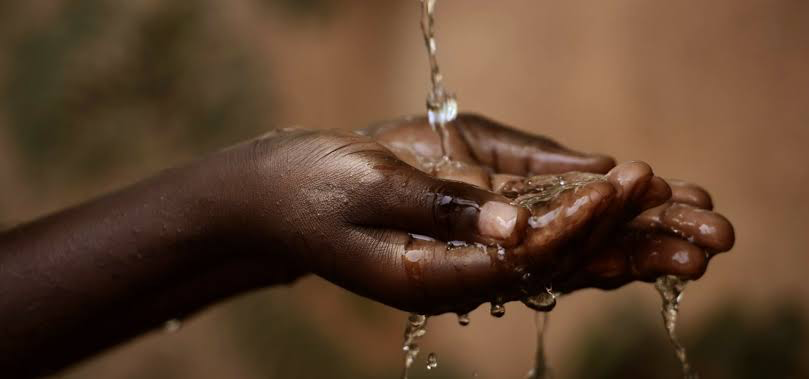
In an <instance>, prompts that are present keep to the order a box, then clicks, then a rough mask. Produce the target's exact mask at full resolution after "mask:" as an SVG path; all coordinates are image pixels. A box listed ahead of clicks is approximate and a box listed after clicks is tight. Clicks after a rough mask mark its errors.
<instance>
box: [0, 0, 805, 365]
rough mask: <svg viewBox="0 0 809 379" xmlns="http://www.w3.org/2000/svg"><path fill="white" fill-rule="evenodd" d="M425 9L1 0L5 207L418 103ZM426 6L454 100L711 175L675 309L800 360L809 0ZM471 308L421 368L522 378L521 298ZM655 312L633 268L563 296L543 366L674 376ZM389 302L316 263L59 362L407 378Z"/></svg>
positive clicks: (431, 344)
mask: <svg viewBox="0 0 809 379" xmlns="http://www.w3.org/2000/svg"><path fill="white" fill-rule="evenodd" d="M418 17H419V9H418V3H417V1H416V0H396V1H393V0H389V1H370V0H366V1H358V0H344V1H336V0H335V1H331V0H307V1H304V0H298V1H296V0H283V1H282V0H234V1H213V0H187V1H156V0H128V1H113V0H73V1H66V0H33V1H13V0H0V224H5V225H13V224H14V223H17V222H22V221H25V220H29V219H32V218H35V217H37V216H39V215H42V214H46V213H48V212H52V211H54V210H56V209H59V208H61V207H64V206H67V205H70V204H75V203H78V202H81V201H83V200H86V199H88V198H91V197H93V196H95V195H98V194H100V193H103V192H105V191H109V190H112V189H115V188H118V187H121V186H124V185H126V184H128V183H132V182H134V181H136V180H138V179H139V178H142V177H144V176H148V175H150V174H152V173H154V172H156V171H158V170H160V169H162V168H165V167H169V166H172V165H177V164H182V163H183V162H187V161H188V160H190V159H192V158H193V157H195V156H198V155H200V154H204V153H206V152H209V151H212V150H214V149H217V148H220V147H223V146H227V145H228V144H231V143H234V142H237V141H239V140H243V139H246V138H249V137H252V136H255V135H257V134H259V133H261V132H263V131H266V130H268V129H271V128H273V127H281V126H290V125H303V126H306V127H311V128H340V129H352V128H358V127H363V126H366V125H368V124H370V123H372V122H373V121H376V120H380V119H388V118H391V117H394V116H398V115H404V114H414V113H420V112H422V111H423V104H424V98H425V94H426V90H427V80H428V76H427V73H428V70H427V62H426V58H425V54H424V49H423V46H422V44H421V43H422V41H421V36H420V34H419V29H418ZM437 17H438V24H437V25H438V26H437V28H438V31H437V33H438V43H439V60H440V62H441V64H442V68H443V70H444V73H445V77H446V82H447V85H448V86H449V88H451V89H454V90H455V91H456V92H457V94H458V98H459V103H460V105H461V107H462V108H463V109H465V110H472V111H476V112H481V113H484V114H486V115H489V116H490V117H493V118H495V119H498V120H500V121H503V122H506V123H508V124H511V125H514V126H515V127H517V128H520V129H523V130H527V131H531V132H535V133H541V134H545V135H548V136H551V137H553V138H555V139H557V140H559V141H560V142H562V143H565V144H567V145H569V146H571V147H574V148H577V149H580V150H585V151H599V152H607V153H610V154H613V155H614V156H616V157H617V158H618V160H619V161H624V160H630V159H640V160H644V161H647V162H650V163H651V164H652V166H653V167H654V168H655V171H656V172H657V173H658V174H661V175H664V176H670V177H677V178H683V179H688V180H691V181H694V182H697V183H701V184H702V185H704V186H705V187H706V188H708V189H710V190H711V192H712V193H713V195H714V199H715V203H716V205H717V208H718V210H720V211H721V212H723V213H724V214H725V215H727V216H728V217H729V218H730V219H731V220H732V221H733V222H734V224H735V226H736V232H737V237H738V242H737V245H736V248H735V249H734V250H733V251H732V252H731V253H729V254H726V255H723V256H719V257H717V258H715V259H714V260H713V262H712V264H711V266H710V267H709V270H708V273H707V274H706V276H705V277H704V278H703V279H702V280H700V281H698V282H695V283H692V284H691V285H689V288H688V289H687V291H686V294H685V298H684V302H683V304H682V308H681V309H682V316H681V317H682V320H681V321H682V322H681V324H680V327H679V329H680V331H681V335H682V338H683V340H684V342H685V344H686V345H687V346H688V347H689V348H690V349H691V350H692V355H693V358H694V361H695V365H696V367H697V368H698V369H699V370H700V371H702V373H703V374H704V377H706V378H764V377H768V378H788V377H789V378H807V377H809V363H808V362H809V339H808V338H809V334H808V333H809V324H807V317H808V316H809V313H808V312H807V309H808V308H809V282H807V280H809V279H807V278H808V277H807V270H809V252H807V248H809V221H807V214H809V201H807V199H806V193H807V186H809V146H807V145H808V144H809V2H806V1H804V0H777V1H776V0H714V1H697V0H684V1H675V2H672V1H669V2H662V1H643V0H615V1H583V0H567V1H549V0H541V1H516V0H508V1H506V0H501V1H483V0H442V1H439V4H438V15H437ZM485 308H486V307H481V309H479V310H478V311H476V312H474V313H473V314H472V316H471V317H472V323H471V325H470V326H468V327H465V328H462V327H460V326H458V325H457V322H456V320H455V319H454V317H451V316H441V317H436V318H434V319H431V320H430V325H429V326H430V327H429V334H428V336H427V337H426V338H425V340H424V351H425V353H426V352H427V351H435V352H437V353H438V355H439V364H440V365H439V368H438V369H437V370H433V371H430V372H429V373H428V372H427V371H426V370H425V369H424V368H423V367H424V364H423V359H424V355H426V354H424V355H422V360H420V361H419V362H417V366H418V367H417V369H416V370H415V371H416V373H415V374H414V376H415V377H424V378H435V379H438V378H473V377H477V378H498V379H499V378H522V376H523V375H524V373H525V372H526V371H527V369H528V368H530V366H531V357H532V355H533V351H534V346H535V345H534V338H535V336H534V331H535V329H534V324H533V315H532V313H531V312H529V311H528V310H526V309H524V307H523V306H521V305H518V304H509V305H508V306H507V309H508V312H507V314H506V316H505V317H504V318H503V319H493V318H491V317H489V316H488V314H487V309H485ZM658 312H659V299H658V297H657V294H656V293H655V292H654V290H653V289H652V288H651V286H649V285H648V284H633V285H630V286H628V287H625V288H622V289H620V290H618V291H613V292H609V293H607V292H602V291H596V290H588V291H582V292H580V293H576V294H575V295H572V296H569V297H565V298H563V299H562V300H561V301H560V303H559V306H558V307H557V309H556V310H554V311H553V313H552V315H551V319H550V328H549V331H548V339H547V344H548V349H549V359H550V363H551V365H552V366H553V367H554V368H555V372H556V374H557V377H558V378H617V377H622V378H628V377H633V378H676V377H678V368H677V365H676V361H675V359H674V357H673V354H672V351H671V349H670V348H669V346H668V345H667V340H666V337H665V334H664V331H663V328H662V326H661V325H660V321H659V314H658ZM404 320H405V315H404V314H403V313H402V312H399V311H396V310H392V309H389V308H387V307H385V306H382V305H380V304H376V303H373V302H371V301H368V300H365V299H363V298H360V297H357V296H355V295H352V294H350V293H348V292H346V291H343V290H341V289H339V288H336V287H334V286H332V285H330V284H328V283H325V282H324V281H322V280H319V279H317V278H307V279H304V280H301V281H300V282H298V283H296V284H295V285H293V286H291V287H289V288H275V289H268V290H263V291H258V292H255V293H251V294H247V295H244V296H241V297H238V298H235V299H231V300H229V301H226V302H224V303H222V304H219V305H216V306H214V307H211V308H210V309H208V310H206V311H204V312H202V313H201V314H199V315H197V316H195V317H193V318H191V319H189V320H184V322H183V324H182V328H181V329H180V330H179V331H178V332H175V333H166V332H163V331H155V332H153V333H150V334H148V335H145V336H142V337H140V338H137V339H136V340H134V341H132V342H130V343H128V344H125V345H122V346H120V347H117V348H115V349H112V350H110V351H108V352H106V353H104V354H102V355H100V356H98V357H96V358H93V359H91V360H89V361H87V362H83V363H81V364H78V365H77V366H75V367H73V368H70V369H68V370H67V371H66V372H64V373H61V374H59V375H56V377H58V378H71V379H72V378H396V377H398V375H399V371H400V368H401V360H402V358H401V334H402V330H403V324H404ZM87 328H92V325H87ZM0 376H2V375H0Z"/></svg>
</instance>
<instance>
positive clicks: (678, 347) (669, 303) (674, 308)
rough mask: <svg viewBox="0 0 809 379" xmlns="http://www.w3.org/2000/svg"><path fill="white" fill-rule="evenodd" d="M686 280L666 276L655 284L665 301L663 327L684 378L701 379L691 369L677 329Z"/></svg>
mask: <svg viewBox="0 0 809 379" xmlns="http://www.w3.org/2000/svg"><path fill="white" fill-rule="evenodd" d="M685 283H686V281H685V280H682V279H680V278H678V277H676V276H673V275H666V276H661V277H659V278H657V281H656V282H655V289H657V292H658V293H660V298H661V299H662V300H663V305H662V309H661V311H660V314H661V315H662V316H663V326H665V327H666V332H667V333H668V335H669V341H671V346H673V347H674V355H676V356H677V359H678V360H679V361H680V365H681V366H682V369H683V378H685V379H699V374H697V372H696V371H695V370H694V368H693V367H691V363H690V362H689V361H688V355H687V354H686V351H685V347H684V346H683V345H682V344H681V343H680V340H679V339H678V338H677V333H676V330H675V328H676V327H677V316H678V314H679V312H680V300H682V297H683V290H684V289H685Z"/></svg>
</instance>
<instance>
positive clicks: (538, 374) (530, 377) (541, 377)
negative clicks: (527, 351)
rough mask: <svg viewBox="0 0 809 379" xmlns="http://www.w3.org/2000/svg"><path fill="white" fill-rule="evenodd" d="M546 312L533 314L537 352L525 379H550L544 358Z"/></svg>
mask: <svg viewBox="0 0 809 379" xmlns="http://www.w3.org/2000/svg"><path fill="white" fill-rule="evenodd" d="M549 317H550V316H549V314H548V312H536V313H534V324H535V325H536V328H537V351H536V354H535V355H534V368H532V369H531V370H529V371H528V374H527V375H526V376H525V379H551V377H552V376H551V371H550V368H549V367H548V361H547V359H546V357H545V331H546V330H547V328H548V318H549Z"/></svg>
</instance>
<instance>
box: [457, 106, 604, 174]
mask: <svg viewBox="0 0 809 379" xmlns="http://www.w3.org/2000/svg"><path fill="white" fill-rule="evenodd" d="M455 124H456V125H457V129H458V132H459V133H460V134H461V137H462V138H463V139H464V140H465V141H466V143H467V144H468V145H469V149H470V152H471V153H472V155H474V156H475V158H476V159H477V160H478V161H480V162H481V163H482V164H485V165H487V166H489V167H491V168H492V169H494V170H495V171H496V172H498V173H504V174H514V175H547V174H558V173H563V172H568V171H582V172H593V173H599V174H604V173H607V172H608V171H609V170H610V169H612V168H613V167H615V159H613V158H612V157H609V156H606V155H602V154H587V153H581V152H578V151H574V150H571V149H568V148H567V147H565V146H562V145H560V144H559V143H557V142H556V141H554V140H551V139H549V138H546V137H542V136H538V135H533V134H529V133H525V132H522V131H519V130H516V129H511V128H508V127H505V126H503V125H501V124H499V123H497V122H495V121H492V120H490V119H487V118H485V117H482V116H478V115H471V114H465V115H461V116H459V117H458V119H457V121H456V122H455Z"/></svg>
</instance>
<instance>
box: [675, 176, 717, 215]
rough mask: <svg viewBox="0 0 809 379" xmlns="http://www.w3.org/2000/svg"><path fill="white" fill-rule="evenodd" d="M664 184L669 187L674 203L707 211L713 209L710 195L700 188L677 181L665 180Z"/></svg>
mask: <svg viewBox="0 0 809 379" xmlns="http://www.w3.org/2000/svg"><path fill="white" fill-rule="evenodd" d="M666 182H668V184H669V186H671V192H672V195H671V197H672V200H673V201H674V202H676V203H684V204H689V205H693V206H695V207H697V208H702V209H707V210H712V209H713V200H711V195H710V194H709V193H708V191H706V190H705V189H703V188H702V187H700V186H698V185H695V184H692V183H688V182H685V181H682V180H677V179H666Z"/></svg>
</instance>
